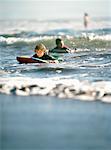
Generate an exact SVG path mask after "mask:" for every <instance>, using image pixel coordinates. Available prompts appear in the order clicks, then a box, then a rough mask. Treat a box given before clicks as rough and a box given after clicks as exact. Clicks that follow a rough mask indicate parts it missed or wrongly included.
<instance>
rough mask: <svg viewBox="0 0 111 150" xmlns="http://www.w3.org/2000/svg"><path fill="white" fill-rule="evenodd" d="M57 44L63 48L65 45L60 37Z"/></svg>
mask: <svg viewBox="0 0 111 150" xmlns="http://www.w3.org/2000/svg"><path fill="white" fill-rule="evenodd" d="M56 45H57V48H63V46H64V42H63V40H62V39H60V38H57V39H56Z"/></svg>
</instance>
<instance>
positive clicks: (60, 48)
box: [50, 38, 76, 53]
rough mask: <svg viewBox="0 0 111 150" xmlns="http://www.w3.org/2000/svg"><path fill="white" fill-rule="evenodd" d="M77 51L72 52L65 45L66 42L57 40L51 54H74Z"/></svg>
mask: <svg viewBox="0 0 111 150" xmlns="http://www.w3.org/2000/svg"><path fill="white" fill-rule="evenodd" d="M75 50H76V49H75ZM75 50H71V49H70V48H69V47H68V46H66V45H65V44H64V41H63V40H62V39H60V38H57V39H56V47H55V48H54V49H52V50H50V52H52V53H72V52H74V51H75Z"/></svg>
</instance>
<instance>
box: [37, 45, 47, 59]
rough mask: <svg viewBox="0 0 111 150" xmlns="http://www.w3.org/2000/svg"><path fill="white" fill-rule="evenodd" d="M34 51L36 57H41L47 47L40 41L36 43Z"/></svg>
mask: <svg viewBox="0 0 111 150" xmlns="http://www.w3.org/2000/svg"><path fill="white" fill-rule="evenodd" d="M34 51H35V53H36V55H37V56H38V57H42V56H43V55H44V54H45V53H46V52H47V49H46V47H45V45H44V44H42V43H40V44H38V45H36V47H35V50H34Z"/></svg>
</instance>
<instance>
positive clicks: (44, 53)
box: [32, 43, 57, 63]
mask: <svg viewBox="0 0 111 150" xmlns="http://www.w3.org/2000/svg"><path fill="white" fill-rule="evenodd" d="M34 52H35V54H34V55H33V56H32V59H35V60H38V61H39V62H43V63H45V62H46V61H44V60H49V62H57V60H56V59H55V58H54V57H53V56H50V55H48V50H47V49H46V47H45V45H43V44H42V43H40V44H38V45H37V46H36V47H35V50H34Z"/></svg>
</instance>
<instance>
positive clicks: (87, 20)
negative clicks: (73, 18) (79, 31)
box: [83, 13, 89, 29]
mask: <svg viewBox="0 0 111 150" xmlns="http://www.w3.org/2000/svg"><path fill="white" fill-rule="evenodd" d="M83 20H84V28H85V29H87V28H88V25H89V15H88V13H84V19H83Z"/></svg>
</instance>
